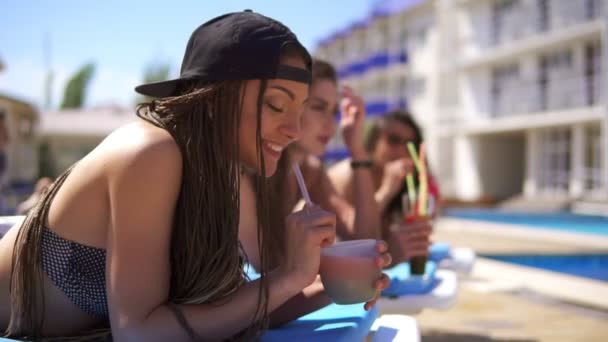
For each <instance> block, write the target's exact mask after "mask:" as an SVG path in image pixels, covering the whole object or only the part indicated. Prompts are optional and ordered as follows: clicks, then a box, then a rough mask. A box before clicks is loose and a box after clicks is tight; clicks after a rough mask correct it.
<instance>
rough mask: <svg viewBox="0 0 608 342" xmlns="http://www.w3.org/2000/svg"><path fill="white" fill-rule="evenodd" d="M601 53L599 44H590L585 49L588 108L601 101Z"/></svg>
mask: <svg viewBox="0 0 608 342" xmlns="http://www.w3.org/2000/svg"><path fill="white" fill-rule="evenodd" d="M600 53H601V49H600V46H599V44H589V45H587V46H586V47H585V99H586V101H585V102H586V105H588V106H592V105H594V104H596V103H597V102H598V101H599V96H600V89H599V88H600V82H601V79H600V78H601V72H600V70H601V65H600V63H601V56H600Z"/></svg>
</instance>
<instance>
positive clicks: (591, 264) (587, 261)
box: [483, 254, 608, 282]
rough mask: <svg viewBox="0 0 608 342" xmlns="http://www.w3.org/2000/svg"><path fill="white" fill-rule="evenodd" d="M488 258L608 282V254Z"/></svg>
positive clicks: (494, 256) (492, 256) (495, 256)
mask: <svg viewBox="0 0 608 342" xmlns="http://www.w3.org/2000/svg"><path fill="white" fill-rule="evenodd" d="M483 256H484V257H486V258H490V259H494V260H498V261H504V262H509V263H514V264H518V265H523V266H530V267H534V268H540V269H544V270H549V271H554V272H560V273H566V274H570V275H575V276H579V277H585V278H590V279H595V280H600V281H605V282H608V254H576V255H523V254H522V255H483Z"/></svg>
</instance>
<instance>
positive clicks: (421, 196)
mask: <svg viewBox="0 0 608 342" xmlns="http://www.w3.org/2000/svg"><path fill="white" fill-rule="evenodd" d="M425 157H426V151H425V148H424V143H422V144H420V159H419V160H418V162H419V163H420V169H419V175H418V179H419V181H420V189H419V191H418V214H420V216H426V214H427V211H426V210H427V205H428V203H427V201H428V196H429V182H428V175H427V172H426V160H425Z"/></svg>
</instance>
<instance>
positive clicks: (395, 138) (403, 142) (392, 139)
mask: <svg viewBox="0 0 608 342" xmlns="http://www.w3.org/2000/svg"><path fill="white" fill-rule="evenodd" d="M386 142H387V143H388V144H389V145H391V146H393V147H396V146H403V147H406V146H407V143H409V142H413V143H416V142H415V141H413V140H409V139H404V138H402V137H400V136H399V135H397V134H390V133H388V134H387V135H386Z"/></svg>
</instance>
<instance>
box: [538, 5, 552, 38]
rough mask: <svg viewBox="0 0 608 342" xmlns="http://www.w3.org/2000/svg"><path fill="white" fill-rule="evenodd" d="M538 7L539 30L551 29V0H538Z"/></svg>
mask: <svg viewBox="0 0 608 342" xmlns="http://www.w3.org/2000/svg"><path fill="white" fill-rule="evenodd" d="M537 7H538V30H539V31H541V32H542V31H546V30H548V29H549V0H537Z"/></svg>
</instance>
